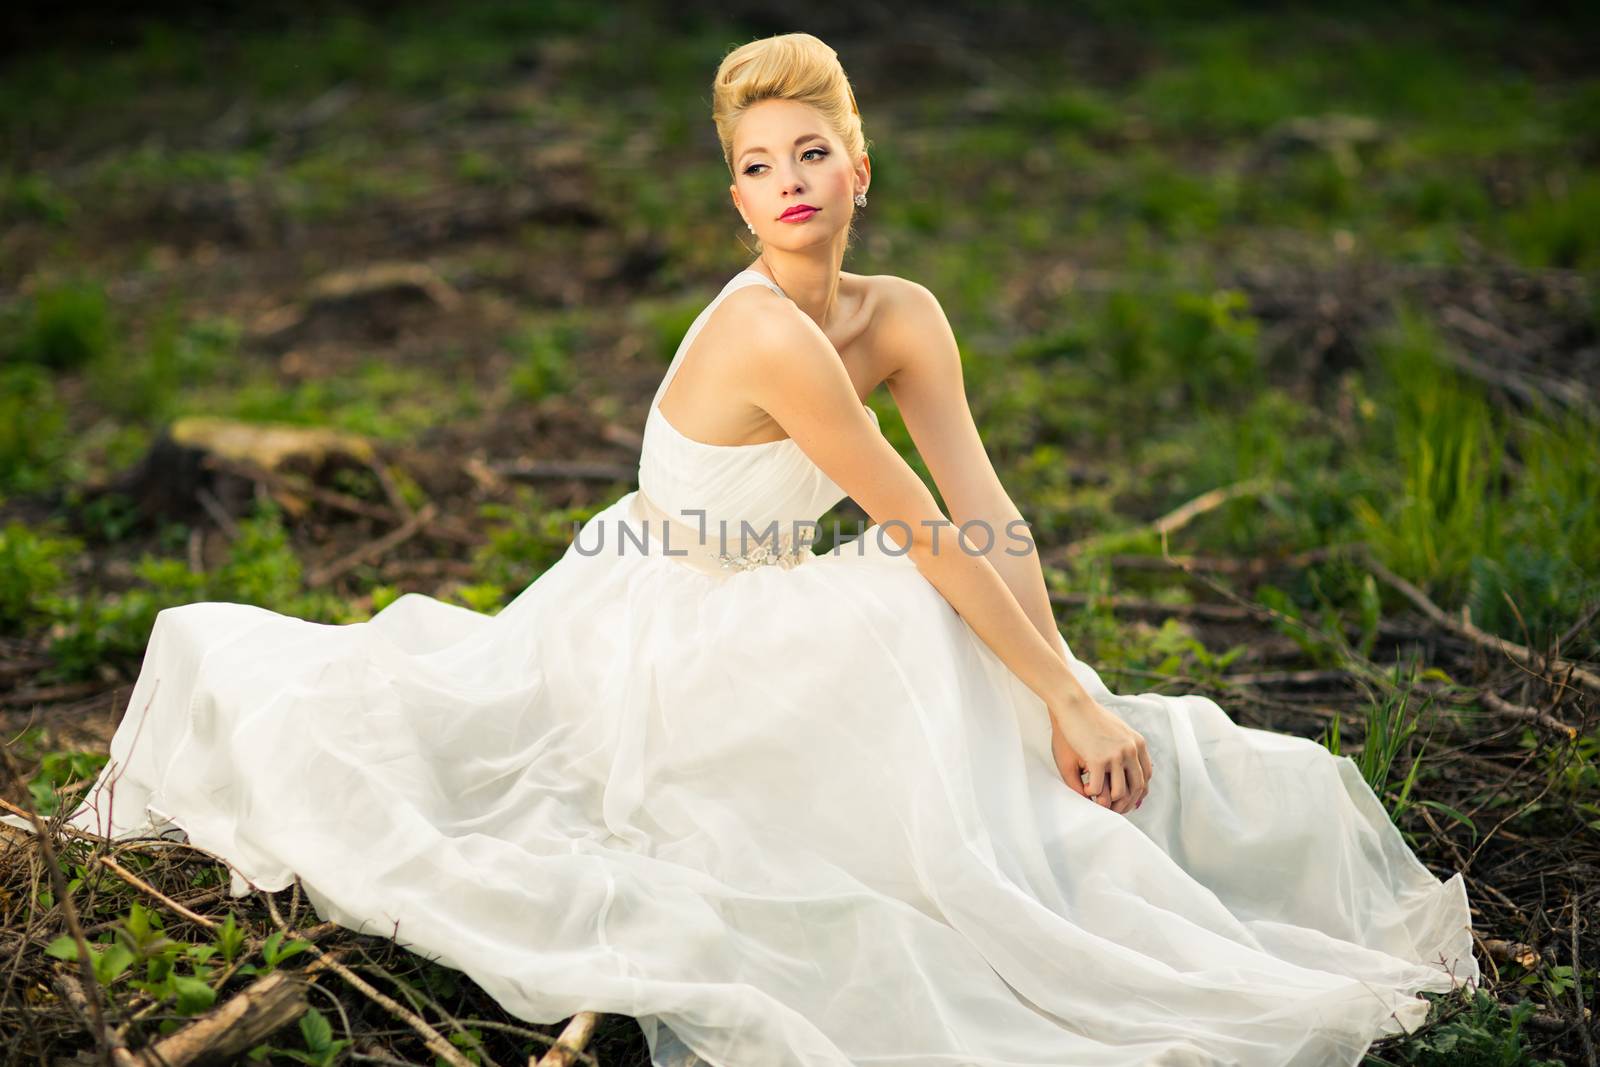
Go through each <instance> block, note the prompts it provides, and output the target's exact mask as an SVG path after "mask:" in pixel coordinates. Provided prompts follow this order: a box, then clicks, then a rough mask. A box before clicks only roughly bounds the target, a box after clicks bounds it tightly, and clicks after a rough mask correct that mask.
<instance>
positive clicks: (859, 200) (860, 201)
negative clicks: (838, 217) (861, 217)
mask: <svg viewBox="0 0 1600 1067" xmlns="http://www.w3.org/2000/svg"><path fill="white" fill-rule="evenodd" d="M866 206H867V194H866V193H857V194H856V207H866Z"/></svg>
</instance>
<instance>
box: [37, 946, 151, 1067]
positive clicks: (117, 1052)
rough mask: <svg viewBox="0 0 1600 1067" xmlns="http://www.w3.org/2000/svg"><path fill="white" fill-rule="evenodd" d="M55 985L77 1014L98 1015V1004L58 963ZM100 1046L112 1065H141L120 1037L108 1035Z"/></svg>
mask: <svg viewBox="0 0 1600 1067" xmlns="http://www.w3.org/2000/svg"><path fill="white" fill-rule="evenodd" d="M56 985H57V986H58V987H60V989H61V995H62V996H63V997H64V998H65V999H66V1001H67V1003H68V1004H71V1005H72V1008H73V1010H74V1011H76V1012H77V1013H78V1014H79V1016H87V1017H88V1018H91V1019H92V1018H98V1017H99V1007H98V1005H96V1004H95V1002H94V1001H93V1000H92V999H90V998H89V996H88V995H87V994H86V993H84V991H83V986H81V985H80V984H78V980H77V979H76V978H74V977H72V973H71V972H70V971H68V970H67V969H66V968H64V967H61V966H59V965H58V966H57V968H56ZM102 1047H103V1048H105V1050H106V1054H107V1057H108V1059H109V1060H110V1062H111V1064H112V1067H142V1061H140V1060H139V1059H137V1058H136V1057H135V1056H134V1054H133V1053H132V1052H129V1051H128V1048H127V1046H126V1045H124V1044H122V1042H121V1039H120V1038H117V1037H111V1036H109V1035H108V1036H107V1040H106V1044H105V1045H104V1046H102Z"/></svg>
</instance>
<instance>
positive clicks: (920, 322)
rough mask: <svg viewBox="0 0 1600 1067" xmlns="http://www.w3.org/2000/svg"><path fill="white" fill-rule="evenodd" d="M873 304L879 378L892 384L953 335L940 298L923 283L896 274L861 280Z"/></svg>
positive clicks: (873, 326) (873, 346) (875, 357)
mask: <svg viewBox="0 0 1600 1067" xmlns="http://www.w3.org/2000/svg"><path fill="white" fill-rule="evenodd" d="M861 281H862V282H863V285H864V291H866V292H868V293H869V294H870V296H869V299H870V300H871V301H872V304H873V313H872V318H871V322H872V326H871V332H872V341H871V347H872V350H873V354H874V362H876V363H877V365H878V367H879V377H880V378H882V379H884V380H891V379H893V378H894V377H895V376H896V375H898V374H900V373H901V372H903V371H905V370H906V369H908V367H909V366H910V365H912V363H913V362H914V361H915V360H916V358H917V356H918V355H919V353H925V352H927V351H928V350H929V349H930V348H932V347H937V345H938V343H939V341H940V340H941V339H942V338H943V336H944V335H946V334H948V333H949V331H950V326H949V323H948V321H947V320H946V319H945V315H944V308H943V307H941V306H940V304H939V299H938V297H936V296H934V295H933V292H932V290H930V289H929V288H928V287H927V286H925V285H923V284H922V283H921V282H917V281H912V280H911V279H909V278H902V277H900V276H898V275H895V274H872V275H865V276H863V277H862V278H861Z"/></svg>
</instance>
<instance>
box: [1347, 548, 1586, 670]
mask: <svg viewBox="0 0 1600 1067" xmlns="http://www.w3.org/2000/svg"><path fill="white" fill-rule="evenodd" d="M1367 566H1368V567H1370V568H1371V569H1372V573H1374V574H1376V575H1377V576H1378V577H1379V578H1382V579H1383V580H1384V581H1385V582H1386V583H1388V584H1389V585H1391V586H1393V587H1394V588H1395V589H1396V590H1398V591H1399V592H1400V594H1401V595H1402V596H1404V597H1405V598H1406V599H1407V600H1409V601H1411V603H1413V604H1415V605H1416V606H1417V608H1418V610H1420V611H1421V612H1422V613H1423V614H1424V615H1426V616H1427V617H1428V618H1430V619H1432V620H1433V621H1434V622H1436V623H1438V624H1439V625H1440V626H1443V627H1444V628H1445V629H1447V630H1450V631H1451V632H1453V633H1457V634H1460V635H1461V636H1462V637H1465V638H1467V639H1468V640H1469V641H1471V642H1472V643H1473V644H1476V645H1479V646H1481V647H1483V648H1487V649H1489V650H1490V651H1492V652H1500V653H1502V654H1504V655H1505V656H1507V657H1509V658H1510V659H1512V660H1515V661H1516V662H1517V663H1518V664H1520V665H1521V666H1524V667H1526V668H1528V669H1529V670H1531V671H1533V672H1535V673H1536V674H1537V673H1539V672H1540V669H1541V668H1540V661H1541V660H1544V659H1545V657H1543V656H1541V655H1539V654H1537V653H1535V652H1534V651H1533V650H1532V649H1529V648H1527V647H1526V646H1524V645H1519V644H1517V643H1516V642H1514V641H1507V640H1506V639H1505V638H1503V637H1499V636H1496V635H1495V634H1491V633H1488V632H1487V631H1485V630H1480V629H1478V627H1476V626H1474V625H1473V624H1472V623H1470V622H1467V621H1465V620H1463V619H1456V618H1453V617H1452V616H1450V615H1449V614H1448V613H1446V612H1445V610H1444V609H1443V608H1441V607H1439V605H1437V604H1435V603H1434V602H1433V601H1432V600H1430V599H1428V595H1427V594H1426V593H1424V592H1423V591H1422V590H1421V589H1418V588H1417V587H1416V586H1414V585H1412V584H1411V583H1410V582H1408V581H1406V580H1405V579H1404V578H1402V577H1400V576H1399V575H1398V574H1396V573H1394V572H1393V571H1391V570H1390V569H1389V568H1388V567H1385V566H1384V565H1383V564H1382V563H1379V562H1378V561H1377V559H1375V558H1373V557H1372V555H1371V553H1368V554H1367ZM1549 668H1550V670H1553V671H1563V672H1567V673H1568V674H1569V676H1570V677H1571V678H1572V679H1573V680H1574V681H1576V682H1578V684H1580V685H1582V686H1583V687H1584V688H1585V689H1588V690H1589V691H1590V692H1593V693H1596V694H1600V674H1595V673H1594V672H1593V671H1589V670H1585V669H1584V668H1582V667H1580V666H1578V665H1577V664H1576V663H1573V662H1571V661H1570V660H1564V659H1561V658H1559V657H1556V656H1551V657H1550V658H1549ZM1540 676H1541V677H1543V678H1545V680H1546V681H1548V682H1551V683H1552V684H1554V685H1557V686H1558V687H1559V686H1560V683H1557V682H1555V680H1554V679H1552V678H1549V677H1547V676H1545V675H1542V674H1541V675H1540Z"/></svg>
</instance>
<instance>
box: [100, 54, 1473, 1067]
mask: <svg viewBox="0 0 1600 1067" xmlns="http://www.w3.org/2000/svg"><path fill="white" fill-rule="evenodd" d="M712 118H713V121H714V122H715V124H716V129H717V132H718V135H719V137H720V139H721V145H722V151H723V155H724V157H725V159H726V162H727V164H728V169H729V174H730V178H731V184H730V185H729V195H730V203H731V207H732V209H733V213H734V214H732V215H731V218H732V219H736V220H737V225H739V226H744V227H748V231H747V233H748V235H749V236H750V237H751V238H753V239H754V241H755V242H756V243H757V244H758V246H759V250H760V251H759V255H758V256H757V257H756V258H755V259H754V260H753V261H752V262H751V263H750V264H749V266H748V267H746V268H745V269H743V270H740V271H739V272H737V273H736V274H734V275H732V276H731V277H730V278H729V279H728V280H727V282H726V284H724V285H723V286H722V288H721V289H720V291H719V292H717V294H716V295H715V296H714V297H713V298H712V299H711V300H710V302H709V303H708V304H707V305H706V306H705V309H704V310H703V311H702V312H701V313H700V315H699V317H698V318H696V319H695V321H694V323H693V324H692V325H691V326H690V328H689V330H688V332H687V334H686V335H685V337H684V338H683V341H682V344H681V345H680V346H679V348H678V350H677V353H676V354H675V356H674V357H673V359H672V362H671V364H670V366H669V367H668V368H667V370H666V372H665V374H664V375H663V377H662V380H661V383H660V386H659V388H658V389H657V390H656V393H655V396H654V397H653V398H652V401H651V403H650V406H649V409H648V413H647V415H646V418H645V424H644V426H645V428H644V446H643V453H642V455H641V457H640V463H639V488H638V489H637V490H634V491H632V492H629V493H626V494H624V495H623V496H622V497H621V498H620V499H618V500H617V501H616V502H615V503H613V504H611V505H610V506H608V507H606V508H605V509H604V510H602V511H601V512H599V513H598V514H597V515H595V516H594V517H593V518H592V519H590V520H589V522H587V523H585V524H584V525H583V527H582V528H581V529H580V530H578V531H576V536H575V538H574V541H573V544H572V545H571V546H570V548H569V549H568V551H567V553H566V554H565V556H564V557H563V558H562V559H561V560H560V561H559V562H558V563H556V564H555V565H554V566H553V567H551V568H550V569H549V570H548V571H546V572H545V573H544V574H543V575H541V576H540V577H539V578H538V579H537V580H536V581H534V582H533V583H532V584H531V585H529V586H528V587H527V588H526V589H524V590H523V591H522V592H521V593H520V594H519V595H518V596H517V597H516V598H515V599H514V600H513V601H512V603H510V604H509V605H508V606H507V607H506V608H505V609H504V610H502V611H501V612H500V613H498V614H497V615H495V616H493V617H491V616H488V615H483V614H479V613H476V612H472V611H468V610H466V609H463V608H458V607H453V606H450V605H448V604H445V603H442V602H440V601H437V600H433V599H431V598H428V597H425V596H420V595H416V594H410V595H407V596H405V597H402V598H401V599H399V600H398V601H396V602H395V603H394V604H392V605H391V606H389V607H388V608H387V609H385V610H384V611H381V612H379V613H378V614H377V615H376V616H374V617H373V618H372V619H371V620H370V621H369V622H366V623H360V624H355V625H349V626H323V625H316V624H313V623H311V622H308V621H304V620H300V619H296V618H291V617H287V616H284V615H280V614H275V613H273V612H270V611H265V610H262V609H259V608H253V607H249V606H245V605H239V604H228V603H217V602H207V603H199V604H190V605H185V606H183V607H180V608H173V609H168V610H167V611H164V612H162V613H161V615H160V617H159V618H158V621H157V625H156V628H155V632H154V633H153V634H152V638H151V642H150V646H149V649H148V652H147V654H146V658H145V661H144V664H143V668H142V670H141V673H140V676H139V679H138V682H137V684H136V687H135V689H134V692H133V695H132V699H131V702H130V705H129V711H128V713H127V716H126V718H125V720H124V721H123V723H122V724H121V727H120V728H119V730H118V732H117V734H116V737H115V740H114V741H113V743H112V761H111V763H110V764H109V765H108V767H107V769H106V771H105V772H104V774H103V775H102V776H101V778H100V780H99V782H97V783H96V788H95V789H94V790H93V791H92V793H91V794H90V795H89V797H88V798H87V800H86V802H85V804H84V806H83V807H82V808H81V809H79V810H78V811H77V812H76V813H75V814H74V815H73V817H72V818H73V822H74V823H75V824H76V825H77V826H79V827H80V828H83V829H87V830H91V831H94V832H99V833H105V834H110V835H113V836H127V835H129V834H133V833H139V832H151V831H158V832H159V831H166V832H173V833H182V834H186V835H187V836H188V837H189V838H190V839H191V840H192V841H193V843H195V844H197V845H199V846H202V847H204V848H207V849H210V850H212V851H213V852H215V853H216V854H218V855H219V856H221V857H223V858H225V859H226V860H227V861H228V862H229V863H230V865H231V866H232V867H233V869H234V872H235V873H234V886H233V888H234V891H235V892H238V893H243V892H246V891H247V890H248V888H249V887H250V886H251V885H254V886H259V887H262V888H266V889H278V888H282V887H284V886H286V885H288V884H290V882H291V881H292V880H293V879H294V878H295V877H296V876H298V877H299V878H300V879H301V880H302V881H303V884H304V888H305V890H306V892H307V894H308V895H309V897H310V899H311V900H312V902H313V903H314V904H315V906H316V908H317V911H318V913H319V914H320V915H321V916H323V917H325V918H331V919H335V920H337V921H339V922H341V923H344V924H346V925H349V926H352V927H356V928H364V929H367V930H369V931H372V932H376V933H381V934H383V935H385V936H387V935H389V934H390V933H391V932H394V933H395V934H396V936H397V937H398V939H399V940H400V942H401V943H402V944H406V945H409V946H411V947H413V948H415V949H416V950H417V951H421V952H425V953H427V954H429V955H431V956H434V957H437V958H439V959H441V960H442V961H443V962H445V963H447V964H450V965H451V966H455V967H459V968H461V969H462V970H464V971H465V972H466V973H467V974H468V975H470V976H471V977H472V978H473V979H474V980H476V981H477V982H478V983H479V984H480V985H482V986H483V987H484V988H485V989H486V990H487V991H488V992H490V993H491V994H492V995H494V996H495V997H496V998H498V999H499V1001H500V1002H501V1003H502V1004H503V1005H504V1006H505V1008H506V1009H507V1010H508V1011H510V1012H512V1013H513V1014H515V1015H517V1016H520V1017H522V1018H524V1019H528V1020H531V1021H534V1022H540V1023H548V1022H556V1021H559V1020H561V1019H564V1018H566V1017H567V1016H569V1015H572V1014H574V1013H576V1012H579V1011H583V1010H594V1011H600V1012H618V1013H625V1014H628V1015H631V1016H634V1017H635V1018H637V1019H638V1020H639V1022H640V1024H641V1025H642V1026H643V1028H644V1032H645V1035H646V1038H647V1039H648V1041H649V1045H650V1049H651V1055H652V1060H653V1062H654V1063H655V1064H656V1065H658V1067H669V1065H670V1067H681V1065H687V1064H691V1063H709V1064H715V1065H718V1067H848V1065H851V1064H872V1065H874V1067H930V1065H941V1067H958V1065H960V1067H969V1065H985V1067H1002V1065H1004V1067H1022V1065H1038V1067H1045V1065H1048V1067H1060V1065H1063V1064H1095V1065H1097V1067H1134V1065H1143V1064H1150V1065H1154V1064H1163V1065H1169V1067H1172V1065H1179V1064H1195V1065H1199V1064H1234V1065H1251V1067H1267V1065H1281V1064H1305V1065H1319V1067H1320V1065H1328V1064H1352V1065H1353V1064H1356V1063H1358V1062H1359V1061H1360V1060H1361V1059H1362V1054H1363V1052H1364V1050H1365V1049H1366V1048H1367V1047H1368V1045H1369V1044H1370V1043H1371V1042H1372V1041H1373V1040H1375V1039H1376V1038H1377V1037H1379V1036H1382V1035H1384V1034H1389V1033H1395V1032H1399V1031H1400V1030H1410V1029H1414V1028H1415V1027H1416V1026H1417V1025H1418V1024H1419V1023H1420V1022H1421V1021H1422V1019H1423V1017H1424V1016H1425V1014H1426V1012H1427V1002H1426V1001H1425V1000H1423V999H1420V998H1418V997H1416V996H1415V994H1416V993H1417V992H1419V991H1424V990H1428V991H1446V990H1450V989H1451V988H1453V987H1454V986H1455V985H1459V984H1462V983H1464V982H1468V981H1475V980H1476V979H1477V977H1478V970H1477V964H1476V962H1475V961H1474V958H1473V955H1472V951H1471V934H1470V927H1469V924H1470V919H1469V915H1468V910H1467V899H1466V893H1465V888H1464V883H1463V879H1462V876H1461V875H1460V874H1459V873H1457V874H1455V875H1453V876H1452V877H1450V878H1449V880H1448V881H1440V880H1439V879H1438V878H1436V877H1435V876H1434V875H1433V874H1432V873H1431V872H1430V871H1429V870H1428V869H1427V868H1426V867H1424V866H1423V865H1422V863H1421V862H1419V861H1418V859H1417V858H1416V857H1415V855H1413V853H1412V852H1411V851H1410V850H1409V849H1408V848H1407V846H1406V844H1405V843H1404V841H1403V839H1402V838H1401V836H1400V834H1399V833H1398V831H1397V830H1396V829H1395V827H1394V826H1393V825H1392V824H1391V823H1390V821H1389V818H1388V816H1387V815H1386V813H1385V811H1384V809H1383V807H1382V805H1381V804H1380V803H1379V801H1378V799H1377V798H1376V797H1375V796H1374V795H1373V793H1372V791H1371V790H1370V789H1369V788H1368V786H1367V785H1366V783H1365V782H1364V781H1363V779H1362V777H1361V774H1360V773H1359V771H1358V769H1357V768H1356V766H1355V764H1354V763H1353V762H1352V761H1351V760H1350V759H1348V758H1347V757H1335V756H1333V755H1331V754H1330V753H1329V752H1328V751H1327V750H1326V749H1325V748H1323V747H1322V746H1320V745H1318V744H1316V743H1314V742H1312V741H1309V740H1306V739H1302V738H1298V737H1291V736H1283V735H1279V734H1275V733H1269V732H1265V731H1261V730H1255V729H1248V728H1243V727H1240V726H1237V725H1236V724H1235V723H1234V722H1233V721H1232V720H1231V719H1229V717H1228V716H1227V715H1226V714H1225V713H1224V712H1223V710H1222V709H1221V708H1220V707H1218V706H1217V704H1215V703H1214V702H1212V701H1211V700H1209V699H1207V698H1205V697H1202V696H1198V695H1188V696H1164V695H1159V694H1154V693H1143V694H1137V695H1134V694H1117V693H1112V692H1110V691H1109V690H1108V689H1107V688H1106V686H1105V685H1104V683H1103V682H1102V681H1101V679H1100V677H1099V675H1098V674H1096V672H1095V671H1094V670H1093V669H1092V668H1091V667H1090V666H1088V665H1087V664H1084V663H1082V662H1081V661H1079V660H1078V659H1077V658H1076V657H1074V656H1073V654H1072V650H1071V649H1070V648H1068V646H1067V644H1066V642H1065V641H1064V640H1063V639H1062V638H1061V635H1060V633H1059V631H1058V630H1057V629H1056V625H1055V622H1054V619H1053V617H1052V615H1051V611H1050V606H1049V600H1048V597H1047V596H1046V592H1045V585H1044V581H1043V578H1042V576H1041V571H1040V566H1039V560H1038V556H1037V554H1036V553H1035V552H1034V551H1033V546H1032V542H1031V540H1030V538H1029V537H1028V536H1027V527H1026V524H1025V523H1023V522H1022V519H1021V515H1020V513H1019V510H1018V508H1017V507H1016V505H1015V504H1014V503H1013V502H1012V500H1011V499H1010V497H1009V496H1008V495H1007V493H1006V491H1005V489H1004V488H1003V487H1002V486H1001V484H1000V482H999V480H998V479H997V478H996V476H995V472H994V470H993V468H992V467H991V466H990V463H989V460H988V458H987V456H986V455H985V452H984V447H983V443H982V441H981V439H980V437H979V434H978V431H977V428H976V427H975V426H974V424H973V420H972V416H971V414H970V412H969V411H968V408H967V404H966V399H965V395H964V391H963V386H962V378H961V364H960V360H959V358H958V355H957V349H956V344H955V340H954V338H953V337H952V335H951V330H950V326H949V324H948V323H947V321H946V319H945V316H944V314H943V312H942V311H941V309H940V306H939V303H938V302H937V300H936V299H935V297H934V296H933V294H931V293H930V292H929V291H928V290H927V289H926V288H924V287H923V286H922V285H919V284H918V283H916V282H915V281H913V280H908V279H902V278H897V277H891V276H887V275H884V276H863V275H857V274H851V273H848V272H845V271H843V270H842V269H841V266H842V264H843V261H844V257H845V253H846V250H847V248H848V246H849V241H850V236H851V225H852V220H853V219H854V218H855V216H856V214H857V212H859V211H861V210H863V208H864V207H865V205H866V204H867V203H868V196H869V190H870V187H871V184H872V168H871V163H870V158H869V156H868V154H867V143H866V141H865V140H864V137H863V128H862V118H861V114H860V112H859V110H858V108H857V106H856V99H855V96H854V93H853V91H852V90H851V87H850V84H849V82H848V80H847V79H846V76H845V73H844V71H843V70H842V69H841V66H840V63H839V60H838V58H837V56H836V55H835V53H834V51H833V50H832V49H830V48H829V47H828V46H827V45H825V44H824V43H823V42H821V41H819V40H818V39H817V38H815V37H812V36H810V35H808V34H803V33H791V34H783V35H780V36H776V37H770V38H766V39H763V40H757V41H752V42H750V43H748V44H744V45H742V46H740V47H738V48H736V49H734V50H733V51H732V52H730V53H729V54H728V55H727V56H726V57H725V59H724V60H723V62H722V64H721V67H720V68H719V69H718V71H717V73H716V78H715V82H714V100H713V115H712ZM873 195H892V194H873ZM880 385H882V386H885V387H886V388H885V391H886V392H887V393H888V395H889V396H890V397H892V399H893V401H894V403H895V404H896V405H897V407H898V409H899V411H900V414H901V416H902V417H903V419H904V421H905V424H906V426H907V427H908V428H909V430H910V433H911V436H912V438H913V439H914V442H915V445H916V448H917V450H918V451H919V452H920V453H921V456H922V458H923V460H924V461H925V462H926V464H927V467H928V469H929V471H930V472H931V473H932V475H933V477H934V479H935V481H936V482H937V487H938V489H939V491H940V493H941V494H942V496H943V499H944V501H945V502H946V504H947V505H948V507H949V509H950V513H949V514H948V515H946V514H943V513H941V512H940V510H939V508H938V507H937V506H936V504H935V501H934V497H933V495H932V493H931V492H930V491H929V489H928V487H927V486H925V485H924V484H923V483H922V482H921V481H920V480H919V479H918V478H917V477H916V475H915V474H914V473H913V471H912V469H911V468H910V467H909V466H908V465H907V463H906V462H905V460H904V459H903V458H902V457H901V455H900V454H899V453H898V452H897V451H896V449H895V448H894V447H893V446H891V445H890V444H889V442H888V441H887V440H886V439H885V438H884V437H883V436H881V435H880V434H879V432H878V429H877V426H876V416H875V414H874V412H873V409H872V408H871V407H870V406H868V405H867V404H866V402H865V401H866V398H867V397H868V396H869V394H871V393H873V392H874V391H875V390H877V389H878V387H879V386H880ZM845 496H849V497H851V498H853V499H854V500H855V501H856V503H858V504H859V505H860V506H861V507H862V508H863V509H864V510H865V512H866V513H867V514H868V515H869V516H870V517H871V519H872V524H871V525H870V526H868V527H867V528H866V529H865V530H862V531H860V532H859V533H857V534H856V535H855V536H845V537H843V538H842V539H841V540H840V542H839V543H836V544H835V546H834V548H833V550H831V551H829V552H817V551H815V549H814V545H813V544H812V538H813V536H814V534H815V533H816V530H815V528H814V526H813V525H812V524H813V523H814V520H816V519H817V518H818V517H819V516H820V515H822V514H823V513H824V512H826V511H828V510H829V509H830V508H831V507H832V506H833V505H835V504H836V503H838V502H839V501H840V500H841V499H843V498H844V497H845ZM113 797H114V798H115V803H114V804H113Z"/></svg>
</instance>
